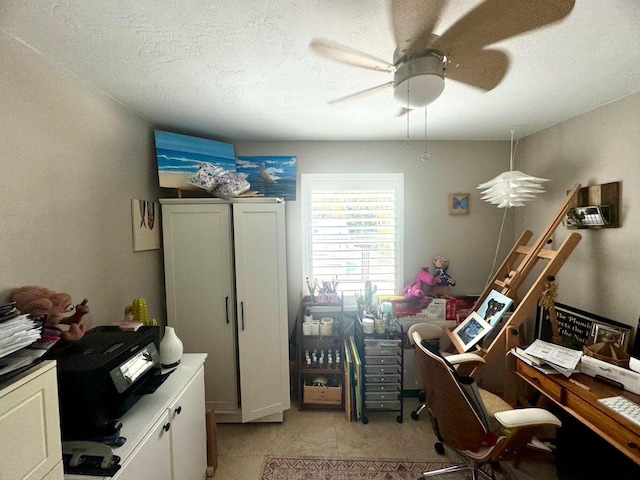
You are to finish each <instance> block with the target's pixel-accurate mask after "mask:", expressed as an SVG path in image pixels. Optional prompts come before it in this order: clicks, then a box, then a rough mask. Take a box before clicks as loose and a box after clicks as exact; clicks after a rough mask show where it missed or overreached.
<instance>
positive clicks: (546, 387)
mask: <svg viewBox="0 0 640 480" xmlns="http://www.w3.org/2000/svg"><path fill="white" fill-rule="evenodd" d="M516 371H517V373H518V374H519V375H520V376H521V377H522V378H524V379H525V380H526V381H527V382H529V383H531V384H532V385H533V386H535V387H536V388H538V389H540V390H541V391H542V392H544V394H545V395H547V396H548V397H549V398H551V399H553V400H555V401H556V402H558V403H562V386H560V385H559V384H557V383H555V382H554V381H553V380H551V379H550V378H548V377H547V376H546V375H545V374H544V373H542V372H539V371H538V370H536V369H535V368H533V367H530V366H529V365H527V364H525V363H523V362H518V363H517V370H516Z"/></svg>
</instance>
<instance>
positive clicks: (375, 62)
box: [309, 38, 394, 72]
mask: <svg viewBox="0 0 640 480" xmlns="http://www.w3.org/2000/svg"><path fill="white" fill-rule="evenodd" d="M309 47H310V48H311V50H313V51H314V52H315V53H317V54H318V55H321V56H323V57H325V58H328V59H329V60H333V61H336V62H340V63H345V64H347V65H352V66H354V67H360V68H366V69H369V70H377V71H383V72H393V70H394V67H393V65H391V64H390V63H389V62H386V61H385V60H382V59H380V58H377V57H374V56H372V55H368V54H366V53H363V52H360V51H358V50H355V49H353V48H351V47H347V46H346V45H342V44H340V43H337V42H334V41H332V40H326V39H324V38H314V39H313V40H311V43H310V44H309Z"/></svg>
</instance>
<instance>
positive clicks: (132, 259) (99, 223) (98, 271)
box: [0, 35, 165, 327]
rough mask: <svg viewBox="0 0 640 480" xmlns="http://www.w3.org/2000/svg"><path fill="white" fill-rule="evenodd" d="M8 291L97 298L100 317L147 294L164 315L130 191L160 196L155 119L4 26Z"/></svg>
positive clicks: (2, 248) (0, 93)
mask: <svg viewBox="0 0 640 480" xmlns="http://www.w3.org/2000/svg"><path fill="white" fill-rule="evenodd" d="M0 58H2V70H1V72H0V105H2V108H1V109H0V131H2V135H1V136H0V152H2V160H1V162H2V166H3V168H2V175H0V192H1V195H2V202H0V219H1V220H2V229H1V231H0V252H2V260H1V268H0V296H1V297H2V300H5V299H6V298H8V296H9V294H10V292H11V290H13V289H14V288H16V287H19V286H22V285H29V284H35V285H41V286H45V287H49V288H52V289H56V290H60V291H64V292H68V293H69V294H71V296H72V298H73V299H74V300H75V301H76V303H77V302H80V301H81V300H82V299H83V298H84V297H86V298H88V299H89V306H90V308H91V313H90V314H89V315H88V316H87V317H85V323H86V324H87V325H88V326H89V327H91V326H95V325H98V324H110V323H112V322H117V321H120V320H121V319H122V316H123V308H124V306H125V305H126V304H128V303H131V301H132V300H133V298H135V297H139V296H144V297H146V298H147V301H148V304H149V313H150V315H151V316H155V317H157V318H158V319H159V320H160V319H164V317H165V313H164V295H163V284H164V278H163V274H162V256H161V251H160V250H154V251H147V252H139V253H134V252H133V246H132V229H131V199H132V198H140V199H148V200H152V199H157V198H158V197H159V188H158V187H157V184H158V180H157V168H156V163H155V157H154V156H153V131H152V129H151V127H150V125H149V124H148V123H147V122H145V121H144V120H143V119H141V118H140V117H139V116H137V115H135V114H134V113H132V112H131V111H129V110H127V109H125V108H123V107H122V106H121V105H119V104H118V103H116V102H114V101H113V100H112V99H110V98H108V97H107V96H106V95H104V94H103V93H102V92H100V91H98V90H96V89H95V88H93V87H91V86H89V85H87V84H86V83H84V82H83V81H81V80H79V79H77V78H76V77H74V76H70V75H68V74H65V73H63V72H61V71H60V70H59V69H58V68H57V67H56V66H54V65H52V64H51V63H50V62H48V61H47V60H46V59H44V58H43V57H42V56H41V55H39V54H37V53H35V52H33V51H32V50H30V49H28V48H26V47H25V46H24V45H22V44H19V43H17V42H16V41H14V40H12V39H9V38H7V37H5V36H2V35H0Z"/></svg>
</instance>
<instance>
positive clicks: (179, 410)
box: [174, 405, 182, 415]
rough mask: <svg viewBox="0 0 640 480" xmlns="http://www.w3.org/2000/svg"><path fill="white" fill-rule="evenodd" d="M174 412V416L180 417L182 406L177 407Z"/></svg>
mask: <svg viewBox="0 0 640 480" xmlns="http://www.w3.org/2000/svg"><path fill="white" fill-rule="evenodd" d="M174 412H176V415H180V414H181V413H182V405H180V406H178V408H176V409H175V410H174Z"/></svg>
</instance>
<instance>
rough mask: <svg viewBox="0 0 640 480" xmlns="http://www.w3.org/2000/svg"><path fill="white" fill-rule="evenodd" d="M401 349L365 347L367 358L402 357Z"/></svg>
mask: <svg viewBox="0 0 640 480" xmlns="http://www.w3.org/2000/svg"><path fill="white" fill-rule="evenodd" d="M400 353H401V349H400V347H378V346H376V347H364V354H365V356H369V355H400Z"/></svg>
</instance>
